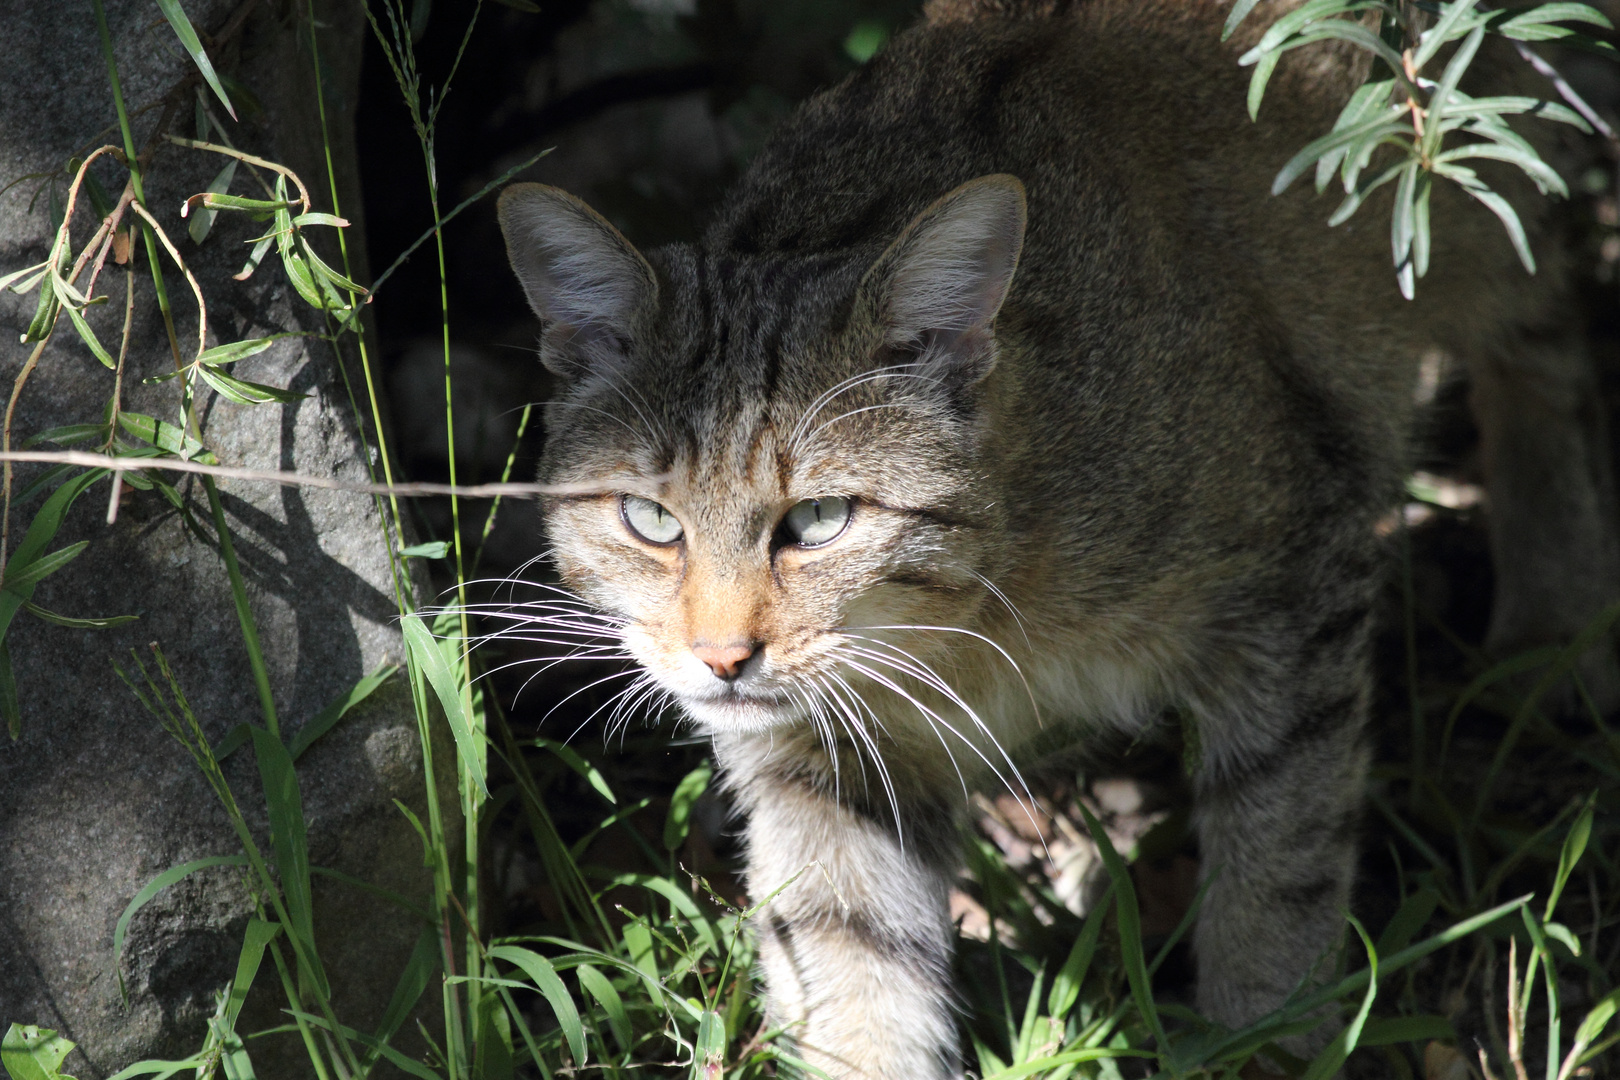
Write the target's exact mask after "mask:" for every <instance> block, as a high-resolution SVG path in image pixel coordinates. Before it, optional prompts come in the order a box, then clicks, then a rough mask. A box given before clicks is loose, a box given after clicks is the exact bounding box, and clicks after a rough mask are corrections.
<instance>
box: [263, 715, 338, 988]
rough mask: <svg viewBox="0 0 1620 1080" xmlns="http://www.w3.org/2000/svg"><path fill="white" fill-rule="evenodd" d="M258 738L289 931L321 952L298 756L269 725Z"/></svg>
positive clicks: (310, 950) (311, 950)
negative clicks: (295, 759)
mask: <svg viewBox="0 0 1620 1080" xmlns="http://www.w3.org/2000/svg"><path fill="white" fill-rule="evenodd" d="M249 734H250V735H251V737H252V739H253V756H254V758H256V759H257V761H258V764H259V779H260V780H261V781H262V782H263V784H264V803H265V808H266V809H267V810H268V811H269V816H270V846H271V849H272V850H273V851H274V853H275V861H276V875H277V877H279V878H280V879H281V895H282V897H283V898H284V899H285V900H286V902H287V916H288V918H290V919H291V920H292V925H291V926H289V927H287V932H288V934H296V935H298V937H299V938H301V939H302V940H303V941H304V943H305V945H306V946H307V951H308V955H310V956H314V954H315V902H314V899H313V897H312V895H311V892H310V881H309V838H308V835H307V834H306V832H305V826H304V800H303V796H302V795H301V793H300V792H299V785H298V774H297V773H296V772H295V771H294V770H293V761H292V756H291V755H290V754H288V753H287V748H286V747H285V746H284V745H282V742H281V740H280V739H278V738H276V737H275V735H273V734H272V733H271V732H270V731H268V730H266V729H265V728H260V727H256V728H253V729H251V731H250V732H249ZM311 974H313V975H314V976H315V978H316V979H317V981H318V982H320V984H321V988H322V991H323V992H325V993H330V992H331V991H330V990H328V989H327V988H326V977H325V975H324V974H323V973H322V972H321V971H320V970H319V967H317V968H316V970H315V971H313V972H312V973H311Z"/></svg>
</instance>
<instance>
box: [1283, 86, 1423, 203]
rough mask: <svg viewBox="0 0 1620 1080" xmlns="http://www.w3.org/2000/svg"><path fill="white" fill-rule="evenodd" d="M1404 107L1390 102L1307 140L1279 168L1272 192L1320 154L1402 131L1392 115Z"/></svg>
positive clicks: (1307, 166) (1403, 110)
mask: <svg viewBox="0 0 1620 1080" xmlns="http://www.w3.org/2000/svg"><path fill="white" fill-rule="evenodd" d="M1405 111H1406V107H1405V106H1404V105H1392V106H1390V107H1389V108H1388V109H1386V110H1384V111H1383V112H1382V113H1380V114H1378V115H1376V116H1373V117H1371V118H1370V119H1367V120H1363V121H1362V122H1361V123H1359V124H1354V125H1352V126H1350V127H1347V128H1345V129H1344V130H1343V131H1333V132H1329V133H1328V134H1326V135H1323V136H1322V137H1321V138H1320V139H1315V140H1313V141H1311V142H1309V143H1306V144H1305V146H1304V148H1303V149H1301V150H1300V151H1299V153H1297V154H1295V155H1294V156H1293V157H1291V158H1289V159H1288V164H1286V165H1284V166H1283V167H1282V168H1281V169H1280V170H1278V172H1277V178H1276V179H1275V180H1273V181H1272V182H1271V193H1272V194H1273V195H1280V194H1282V193H1283V192H1284V191H1286V190H1288V187H1289V185H1290V184H1292V183H1293V182H1294V181H1295V180H1298V179H1299V177H1300V175H1301V174H1302V173H1304V172H1305V170H1306V169H1308V168H1310V167H1311V166H1312V165H1313V164H1315V162H1316V161H1317V159H1319V158H1320V157H1321V156H1322V155H1323V154H1326V153H1329V152H1330V151H1333V150H1337V149H1341V148H1343V147H1348V146H1350V145H1351V144H1353V143H1358V142H1360V141H1362V140H1363V139H1377V138H1382V137H1383V136H1384V135H1393V134H1399V133H1400V132H1401V131H1402V126H1401V125H1400V124H1398V123H1396V122H1395V120H1394V118H1395V117H1398V116H1400V115H1401V114H1403V113H1404V112H1405Z"/></svg>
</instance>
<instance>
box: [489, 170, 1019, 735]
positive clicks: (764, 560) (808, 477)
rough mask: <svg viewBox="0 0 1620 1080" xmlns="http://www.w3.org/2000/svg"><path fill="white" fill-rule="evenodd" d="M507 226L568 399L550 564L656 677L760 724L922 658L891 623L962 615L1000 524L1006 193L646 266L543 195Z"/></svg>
mask: <svg viewBox="0 0 1620 1080" xmlns="http://www.w3.org/2000/svg"><path fill="white" fill-rule="evenodd" d="M953 200H954V201H953ZM501 211H502V224H503V227H504V228H505V230H506V234H507V242H508V248H509V250H510V251H511V253H512V259H513V264H514V267H515V268H516V269H517V271H518V274H519V277H520V279H522V280H523V283H524V285H525V288H526V290H527V291H528V293H529V297H530V301H531V303H532V304H533V305H534V307H535V309H536V311H537V312H538V313H539V314H540V316H541V318H542V319H543V320H544V321H545V323H546V331H545V336H544V338H543V339H542V347H541V353H542V359H543V360H544V361H545V362H546V363H547V365H548V366H549V367H551V368H552V370H553V371H555V372H557V373H558V374H559V375H560V376H562V378H563V379H564V380H565V384H566V389H565V391H564V392H563V393H562V395H561V396H560V397H559V398H558V399H557V400H555V401H554V402H553V403H552V404H551V405H550V406H549V407H548V410H547V431H548V437H547V449H546V454H545V458H544V461H543V463H542V469H541V474H542V475H541V479H542V481H544V482H547V483H553V484H557V485H559V486H560V487H562V488H564V489H566V491H567V492H568V494H565V495H562V496H558V497H555V498H552V499H549V500H548V503H547V510H546V519H547V533H548V535H549V538H550V540H551V542H552V544H553V549H554V552H555V558H556V561H557V565H558V567H559V570H560V571H561V573H562V576H563V579H564V581H565V582H566V583H567V584H568V585H569V587H570V588H571V589H573V590H574V591H575V592H577V593H578V594H579V595H580V596H581V597H582V598H584V599H585V600H587V601H588V602H589V603H590V604H592V605H593V606H595V607H596V608H599V609H601V610H602V611H604V612H606V613H607V614H608V615H609V616H610V617H612V618H613V620H614V621H615V623H616V624H617V625H618V626H619V627H620V629H619V633H620V635H621V636H622V639H623V641H624V644H625V645H626V647H627V649H628V651H629V652H630V654H631V655H632V656H634V657H635V659H636V660H637V661H639V662H640V663H641V665H642V666H643V667H644V668H645V669H646V671H647V672H648V673H649V674H650V675H651V676H652V678H653V679H654V680H655V682H656V683H657V685H659V686H660V687H662V688H663V689H665V690H666V691H668V692H670V693H671V694H672V695H674V697H675V698H677V699H678V700H679V701H680V702H681V704H682V705H683V706H684V707H685V709H686V710H687V711H688V712H689V713H690V714H691V715H692V716H693V717H694V718H696V719H697V720H699V721H700V722H702V723H703V724H705V725H707V726H709V727H711V728H713V729H718V730H735V729H739V728H741V729H754V730H757V729H762V728H767V727H772V726H776V725H780V724H786V723H794V722H798V721H800V720H803V719H804V718H805V717H806V716H817V715H834V716H836V715H839V714H840V713H842V712H845V711H847V710H849V709H858V708H859V706H857V705H856V704H855V702H856V701H857V700H858V699H859V698H861V697H863V696H864V694H863V692H862V688H863V687H866V688H868V689H869V688H870V684H871V683H873V682H876V683H878V684H879V685H889V684H893V685H892V686H890V689H891V691H892V692H894V693H899V692H901V691H900V690H899V689H897V688H898V687H900V686H902V684H905V683H909V682H911V681H912V679H913V678H915V677H917V676H918V673H919V670H922V669H923V666H927V665H931V664H933V663H935V662H937V660H938V657H937V656H934V657H930V656H929V655H927V652H928V651H929V650H927V649H925V648H922V647H921V646H919V645H918V644H917V642H916V641H915V640H914V639H915V638H916V636H917V635H916V634H915V633H913V632H910V631H908V630H907V629H906V628H909V627H918V626H928V627H933V626H960V625H964V624H965V623H966V622H968V621H969V616H970V614H971V612H972V610H973V608H974V607H975V606H976V605H978V604H979V603H980V602H982V600H983V598H984V596H985V593H986V591H987V589H986V585H985V583H984V581H983V579H982V577H981V576H980V570H981V568H982V567H983V566H984V565H985V559H986V556H987V548H988V547H992V546H993V545H994V537H993V534H994V532H995V527H996V522H997V521H998V520H999V516H1000V515H999V513H998V512H997V510H996V508H995V507H994V505H993V503H994V496H993V495H991V494H988V493H987V490H986V485H985V479H986V477H985V475H984V469H983V468H981V467H980V465H979V463H978V461H977V458H976V450H977V448H978V446H979V443H980V440H981V438H982V435H983V433H982V432H981V431H980V429H979V425H978V423H977V419H978V417H977V410H976V408H975V400H976V398H977V396H978V395H979V394H980V393H982V392H983V382H984V377H985V375H986V374H987V373H988V372H989V370H990V368H991V365H992V364H993V363H994V360H995V343H994V340H993V338H992V336H991V334H990V332H989V326H990V320H991V319H992V318H993V317H994V315H995V312H996V309H997V308H999V306H1000V303H1001V300H1002V298H1003V296H1004V295H1005V290H1006V287H1007V283H1008V282H1009V280H1010V278H1011V274H1012V271H1013V267H1014V265H1015V264H1016V258H1017V252H1018V244H1019V241H1020V239H1021V236H1022V225H1023V203H1022V195H1021V191H1020V190H1019V188H1018V187H1017V184H1016V181H1012V180H1011V179H1010V178H1002V179H990V180H985V181H977V182H975V185H968V187H966V188H963V189H959V191H958V192H956V193H953V194H952V195H951V196H947V198H946V199H944V200H941V203H939V204H936V206H935V207H933V208H930V210H929V211H926V212H925V213H924V214H923V215H922V217H920V218H919V219H918V221H917V222H916V223H914V224H913V226H912V227H911V228H910V229H908V230H907V231H906V232H905V234H904V235H903V236H902V237H901V238H899V239H898V240H895V242H894V243H893V244H892V245H890V247H889V248H888V250H886V251H885V250H884V249H883V247H882V246H881V244H875V245H874V246H873V248H872V249H871V250H869V251H867V252H865V253H840V254H838V255H834V256H826V257H816V258H784V257H781V256H761V257H756V258H751V259H739V258H736V257H724V258H722V257H718V256H713V255H710V254H706V253H704V252H701V251H696V250H692V249H685V248H679V249H670V250H667V251H665V252H662V253H659V256H658V262H659V264H660V266H659V272H657V273H655V272H654V271H653V270H652V268H651V267H650V266H649V265H648V264H647V263H646V262H645V261H644V260H642V259H641V258H640V256H639V255H637V254H636V253H635V251H634V249H632V248H630V247H629V245H628V243H627V242H625V241H624V240H623V238H622V237H620V236H618V234H617V233H615V232H614V231H613V230H612V229H611V227H610V226H608V225H607V224H606V223H605V222H603V221H602V220H601V219H600V218H598V217H596V215H595V214H594V213H592V212H591V211H589V210H588V209H586V208H585V207H584V206H583V204H580V203H578V202H577V201H575V200H573V199H571V198H569V197H568V196H565V195H563V194H562V193H560V192H556V191H555V190H554V189H546V188H539V187H537V186H533V185H525V186H522V187H519V188H515V189H511V190H509V191H508V193H507V194H506V195H505V196H504V197H503V199H502V206H501ZM880 251H881V252H883V253H882V254H881V255H878V254H877V253H878V252H880ZM874 256H875V258H874ZM937 637H939V635H938V634H935V635H932V636H931V638H930V640H932V638H937ZM934 651H936V652H937V649H936V650H934Z"/></svg>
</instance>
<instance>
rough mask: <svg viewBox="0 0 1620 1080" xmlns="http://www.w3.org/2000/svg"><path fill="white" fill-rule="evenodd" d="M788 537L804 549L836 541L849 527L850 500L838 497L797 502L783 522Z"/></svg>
mask: <svg viewBox="0 0 1620 1080" xmlns="http://www.w3.org/2000/svg"><path fill="white" fill-rule="evenodd" d="M782 524H783V527H784V529H785V531H786V532H787V534H788V537H789V538H790V539H791V540H792V541H793V543H795V544H799V545H801V546H803V547H816V546H817V545H820V544H825V543H827V542H828V541H830V540H832V539H834V538H835V537H837V536H838V534H839V533H841V532H843V531H844V526H845V525H847V524H849V500H848V499H841V498H839V497H837V496H827V497H825V498H820V499H805V500H804V501H802V502H799V503H795V504H794V506H793V508H792V509H791V510H789V511H788V512H787V517H786V518H784V519H783V521H782Z"/></svg>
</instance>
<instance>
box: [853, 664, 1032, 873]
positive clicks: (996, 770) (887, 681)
mask: <svg viewBox="0 0 1620 1080" xmlns="http://www.w3.org/2000/svg"><path fill="white" fill-rule="evenodd" d="M851 651H854V646H851ZM860 653H862V654H863V656H867V657H868V659H872V661H873V662H876V664H883V665H885V667H889V669H893V670H896V672H901V674H906V675H912V677H917V672H915V670H914V669H912V667H910V665H907V664H902V662H899V661H894V659H889V657H885V656H881V654H875V653H872V651H868V649H860ZM841 659H842V661H844V662H846V664H849V667H852V669H854V670H857V672H860V674H863V675H865V677H867V678H872V680H873V682H876V683H880V685H885V687H888V688H889V690H893V691H894V693H897V695H901V696H902V698H906V699H907V701H910V703H912V704H914V706H917V708H919V709H927V706H923V704H922V703H920V701H919V699H917V698H915V696H912V695H910V693H907V691H906V690H904V688H901V687H899V683H896V682H894V680H891V678H888V677H885V675H881V674H878V672H875V670H872V669H870V667H867V665H865V664H859V662H855V661H852V659H851V657H849V653H847V651H846V653H841ZM919 662H920V661H919ZM925 670H928V674H930V675H933V672H932V669H927V667H925ZM933 682H936V683H941V685H943V680H940V678H938V675H933ZM946 696H948V698H951V699H953V703H954V704H957V706H959V708H961V709H962V711H964V712H966V714H967V716H969V719H972V721H974V725H975V727H977V729H978V730H980V732H982V733H983V737H985V738H987V740H988V742H990V745H991V746H993V748H995V750H996V753H1000V755H1001V759H1003V761H1004V763H1006V766H1008V772H1011V774H1013V777H1014V779H1016V780H1017V784H1019V787H1021V789H1024V798H1027V800H1029V801H1027V803H1025V806H1024V813H1025V814H1029V819H1030V824H1032V826H1035V836H1042V829H1040V826H1038V824H1037V823H1035V816H1034V813H1032V811H1030V810H1029V808H1030V806H1034V805H1035V795H1034V792H1030V789H1029V784H1027V782H1025V780H1024V774H1022V772H1019V767H1017V766H1016V764H1014V763H1013V755H1009V753H1008V751H1006V746H1003V745H1001V740H998V738H996V737H995V733H993V732H991V730H990V725H988V724H985V722H983V719H982V717H980V716H978V712H975V711H974V709H972V708H970V706H967V703H966V701H962V698H961V695H957V693H956V691H953V690H948V691H946ZM928 712H930V714H932V716H933V717H935V719H938V721H940V724H944V727H946V730H949V732H951V733H953V735H956V737H957V738H961V740H962V742H964V743H967V746H969V748H970V750H972V751H974V753H975V755H978V759H980V761H983V763H985V766H987V767H988V769H990V771H991V772H993V774H995V777H996V779H998V780H1001V785H1003V787H1004V789H1008V793H1009V795H1013V798H1019V792H1017V789H1014V787H1013V784H1011V782H1009V780H1008V779H1006V776H1003V774H1001V769H1000V767H996V764H995V763H993V761H991V759H990V758H988V756H987V755H985V753H983V751H982V750H980V748H978V746H977V745H975V743H974V742H970V740H969V738H967V737H964V735H962V733H961V732H959V730H956V729H954V727H953V725H951V724H949V722H948V721H946V719H944V717H941V716H940V714H938V712H933V711H932V709H928ZM1021 801H1022V800H1021ZM1042 847H1045V839H1042ZM1048 853H1050V852H1048Z"/></svg>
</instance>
